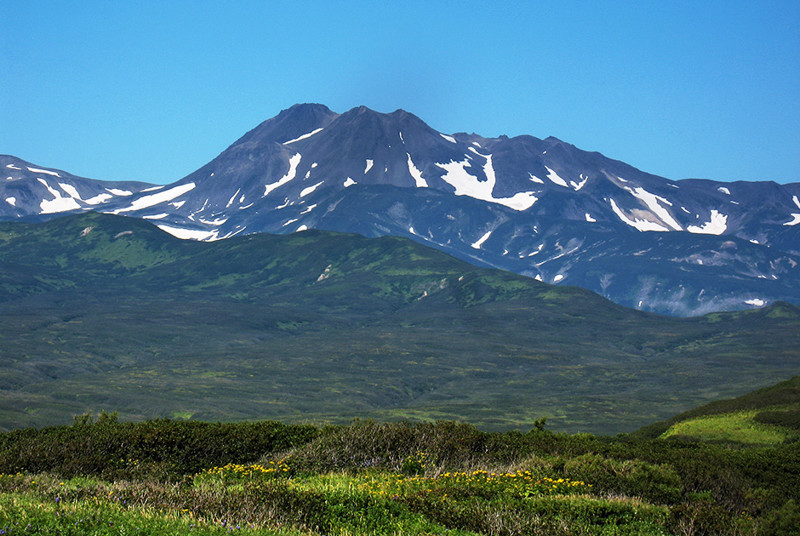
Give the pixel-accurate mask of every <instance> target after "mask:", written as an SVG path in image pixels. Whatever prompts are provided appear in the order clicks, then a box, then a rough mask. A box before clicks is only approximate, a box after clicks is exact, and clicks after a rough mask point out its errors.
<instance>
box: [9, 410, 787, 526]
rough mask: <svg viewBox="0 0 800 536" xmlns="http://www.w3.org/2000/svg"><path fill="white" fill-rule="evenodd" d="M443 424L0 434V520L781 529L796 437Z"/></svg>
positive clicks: (150, 427) (188, 425) (130, 427)
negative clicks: (761, 441) (717, 437)
mask: <svg viewBox="0 0 800 536" xmlns="http://www.w3.org/2000/svg"><path fill="white" fill-rule="evenodd" d="M536 424H537V425H536V426H535V427H534V428H533V429H532V430H531V431H529V432H526V433H521V432H505V433H496V432H495V433H487V432H482V431H480V430H478V429H477V428H475V427H473V426H470V425H466V424H458V423H453V422H440V423H436V424H416V425H412V424H410V423H379V422H373V421H359V422H354V423H351V424H349V425H346V426H325V427H313V426H307V425H303V426H300V425H284V424H281V423H277V422H254V423H239V424H219V423H217V424H212V423H200V422H179V421H169V420H158V421H148V422H141V423H120V422H117V421H116V418H115V416H113V415H108V414H101V415H100V416H99V417H97V418H94V417H92V416H89V415H86V416H83V417H81V418H79V419H77V420H76V422H75V423H74V424H73V425H72V426H60V427H51V428H43V429H38V430H37V429H25V430H17V431H14V432H8V433H4V434H0V531H5V533H6V534H55V533H60V534H74V535H78V534H96V535H101V536H105V535H109V536H110V535H112V534H114V535H118V534H200V535H206V534H208V535H212V534H230V533H234V532H235V533H240V534H253V535H281V536H284V535H285V536H289V535H300V534H303V535H309V536H311V535H313V536H318V535H319V536H321V535H334V534H335V535H423V534H425V535H427V534H440V535H508V536H511V535H525V534H531V535H548V536H559V535H598V536H606V535H631V536H633V535H652V536H668V535H675V536H678V535H697V536H699V535H718V536H722V535H726V536H730V535H753V536H785V535H791V534H797V527H798V526H800V508H798V506H797V505H798V504H800V488H798V487H797V485H796V483H797V481H798V478H800V442H797V441H788V442H783V443H776V444H773V445H770V446H745V445H737V446H732V445H731V444H728V445H722V444H713V443H704V442H698V441H692V442H683V441H680V440H675V439H671V440H661V439H656V440H652V439H635V438H632V437H622V436H620V437H615V438H609V437H595V436H591V435H589V434H577V435H567V434H560V433H552V432H549V431H547V429H546V427H545V426H544V423H543V422H538V423H536Z"/></svg>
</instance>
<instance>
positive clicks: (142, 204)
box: [113, 182, 195, 238]
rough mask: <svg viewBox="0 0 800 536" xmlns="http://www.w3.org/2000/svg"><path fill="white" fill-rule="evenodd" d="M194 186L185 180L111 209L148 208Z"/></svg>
mask: <svg viewBox="0 0 800 536" xmlns="http://www.w3.org/2000/svg"><path fill="white" fill-rule="evenodd" d="M194 187H195V183H193V182H187V183H186V184H181V185H179V186H175V187H174V188H170V189H168V190H164V191H163V192H158V193H157V194H152V195H146V196H144V197H140V198H138V199H134V200H133V202H132V203H131V205H130V206H129V207H126V208H118V209H117V210H115V211H113V214H119V213H121V212H131V211H134V210H142V209H143V208H149V207H152V206H154V205H158V204H159V203H166V202H167V201H172V200H173V199H175V198H177V197H180V196H182V195H183V194H185V193H187V192H190V191H192V190H194ZM179 238H180V237H179Z"/></svg>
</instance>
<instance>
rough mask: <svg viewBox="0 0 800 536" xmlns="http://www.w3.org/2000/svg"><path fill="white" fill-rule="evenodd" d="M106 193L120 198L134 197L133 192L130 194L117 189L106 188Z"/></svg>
mask: <svg viewBox="0 0 800 536" xmlns="http://www.w3.org/2000/svg"><path fill="white" fill-rule="evenodd" d="M106 192H109V193H111V194H113V195H116V196H119V197H126V196H129V195H133V192H129V191H128V190H119V189H117V188H106Z"/></svg>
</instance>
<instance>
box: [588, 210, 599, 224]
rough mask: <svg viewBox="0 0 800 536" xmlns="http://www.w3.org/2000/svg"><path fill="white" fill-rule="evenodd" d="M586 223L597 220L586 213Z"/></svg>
mask: <svg viewBox="0 0 800 536" xmlns="http://www.w3.org/2000/svg"><path fill="white" fill-rule="evenodd" d="M586 221H588V222H589V223H595V222H597V220H596V219H594V218H592V216H591V215H590V214H589V213H588V212H587V213H586Z"/></svg>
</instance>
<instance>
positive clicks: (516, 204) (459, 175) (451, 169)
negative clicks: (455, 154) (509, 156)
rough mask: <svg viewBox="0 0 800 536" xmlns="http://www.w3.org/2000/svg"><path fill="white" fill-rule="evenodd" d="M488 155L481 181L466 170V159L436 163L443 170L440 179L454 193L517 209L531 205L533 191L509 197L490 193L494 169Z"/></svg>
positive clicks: (492, 188) (525, 208)
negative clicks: (484, 177)
mask: <svg viewBox="0 0 800 536" xmlns="http://www.w3.org/2000/svg"><path fill="white" fill-rule="evenodd" d="M470 150H473V149H472V147H470ZM475 154H477V155H480V156H483V157H484V158H486V155H482V154H480V153H478V152H477V151H475ZM488 156H489V158H488V159H487V165H484V172H486V171H487V170H488V171H489V173H487V175H486V178H487V180H485V181H481V180H479V179H478V177H476V176H474V175H470V174H469V173H468V172H467V170H466V168H467V166H469V164H470V163H469V160H467V159H464V160H462V161H461V162H456V161H453V160H451V161H450V162H448V163H447V164H439V163H437V164H436V165H437V166H438V167H440V168H442V169H443V170H445V174H444V175H442V180H443V181H445V182H446V183H447V184H449V185H450V186H453V187H454V188H455V194H456V195H465V196H468V197H472V198H474V199H480V200H482V201H489V202H490V203H497V204H499V205H505V206H507V207H509V208H512V209H514V210H518V211H522V210H527V209H529V208H530V207H532V206H533V204H534V203H536V201H538V198H537V197H536V196H535V195H534V193H535V192H519V193H517V194H515V195H514V196H513V197H510V198H496V197H494V196H493V195H492V190H494V184H495V176H494V170H493V169H492V168H491V155H488Z"/></svg>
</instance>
